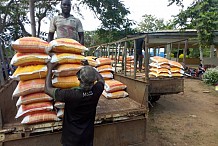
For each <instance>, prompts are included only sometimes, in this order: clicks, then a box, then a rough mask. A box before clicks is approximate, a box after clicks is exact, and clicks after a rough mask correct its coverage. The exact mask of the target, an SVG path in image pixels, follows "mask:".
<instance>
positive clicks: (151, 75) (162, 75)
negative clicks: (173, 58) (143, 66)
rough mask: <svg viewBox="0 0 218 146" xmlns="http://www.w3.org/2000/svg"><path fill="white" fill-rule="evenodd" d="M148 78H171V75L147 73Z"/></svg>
mask: <svg viewBox="0 0 218 146" xmlns="http://www.w3.org/2000/svg"><path fill="white" fill-rule="evenodd" d="M148 75H149V77H151V78H152V77H155V78H157V77H171V74H169V73H167V72H160V73H157V72H155V71H151V72H149V73H148Z"/></svg>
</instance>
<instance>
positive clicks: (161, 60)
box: [150, 56, 169, 63]
mask: <svg viewBox="0 0 218 146" xmlns="http://www.w3.org/2000/svg"><path fill="white" fill-rule="evenodd" d="M150 59H151V61H153V62H155V63H169V60H168V59H166V58H163V57H160V56H154V57H150Z"/></svg>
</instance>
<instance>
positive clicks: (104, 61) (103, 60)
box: [96, 58, 113, 66]
mask: <svg viewBox="0 0 218 146" xmlns="http://www.w3.org/2000/svg"><path fill="white" fill-rule="evenodd" d="M112 63H113V61H112V60H111V59H110V58H97V59H96V65H97V66H102V65H111V64H112Z"/></svg>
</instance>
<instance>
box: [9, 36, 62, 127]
mask: <svg viewBox="0 0 218 146" xmlns="http://www.w3.org/2000/svg"><path fill="white" fill-rule="evenodd" d="M47 47H48V43H47V42H46V41H43V40H41V39H39V38H36V37H24V38H20V39H18V40H16V41H15V42H14V43H13V44H12V48H13V49H14V50H15V51H17V52H18V53H16V54H15V55H14V56H13V58H12V60H11V64H12V65H14V66H18V68H17V69H16V71H15V72H14V74H13V75H12V76H10V78H12V79H14V80H17V81H19V83H18V85H17V87H16V89H15V91H14V92H13V95H12V96H13V98H18V101H17V104H16V105H17V106H18V107H19V109H18V112H17V114H16V117H15V118H23V120H22V122H21V123H22V124H35V123H41V122H48V121H57V120H58V118H57V115H56V112H54V111H52V110H53V105H52V100H53V98H51V97H50V96H48V95H47V94H45V93H44V87H45V77H46V74H47V66H46V64H47V62H48V61H49V60H50V59H51V58H50V56H49V55H47V54H45V50H46V48H47Z"/></svg>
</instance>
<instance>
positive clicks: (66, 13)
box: [48, 0, 84, 45]
mask: <svg viewBox="0 0 218 146" xmlns="http://www.w3.org/2000/svg"><path fill="white" fill-rule="evenodd" d="M61 10H62V13H61V14H59V15H58V16H55V17H54V18H53V19H52V20H51V22H50V27H49V33H48V42H50V41H52V40H53V39H54V33H55V32H56V34H57V38H71V39H74V40H76V41H78V42H79V43H80V44H82V45H84V31H83V26H82V23H81V21H80V20H79V19H77V18H75V17H74V16H73V15H71V14H70V11H71V0H62V1H61Z"/></svg>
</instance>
